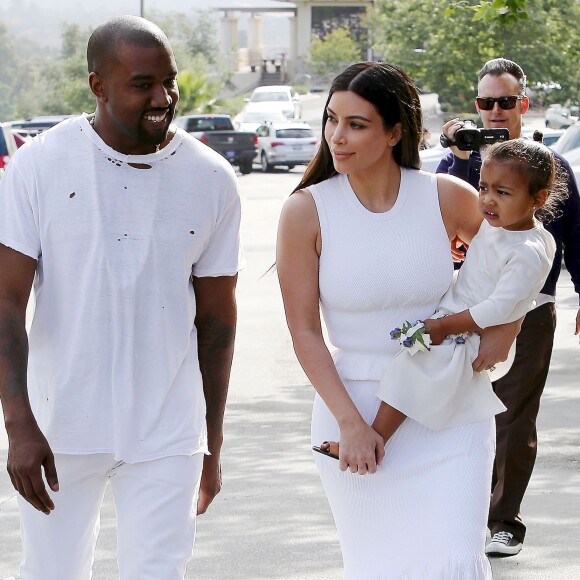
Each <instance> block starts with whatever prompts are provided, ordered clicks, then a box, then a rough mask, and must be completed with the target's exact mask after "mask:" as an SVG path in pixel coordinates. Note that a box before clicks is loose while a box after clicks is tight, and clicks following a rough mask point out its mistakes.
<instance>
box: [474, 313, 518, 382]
mask: <svg viewBox="0 0 580 580" xmlns="http://www.w3.org/2000/svg"><path fill="white" fill-rule="evenodd" d="M523 320H524V319H523V317H522V318H520V319H519V320H516V321H515V322H510V323H508V324H500V325H499V326H490V327H489V328H486V329H484V330H482V331H481V332H480V334H481V341H480V343H479V353H478V355H477V358H476V359H475V360H474V361H473V364H472V367H473V370H474V371H476V372H478V373H479V372H482V371H486V370H489V369H490V368H491V367H492V366H493V365H495V364H496V363H498V362H503V361H505V360H506V359H507V357H508V353H509V350H510V347H511V345H512V344H513V342H514V340H515V339H516V336H517V335H518V334H519V332H520V328H521V327H522V322H523Z"/></svg>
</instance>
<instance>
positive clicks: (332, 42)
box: [307, 28, 361, 82]
mask: <svg viewBox="0 0 580 580" xmlns="http://www.w3.org/2000/svg"><path fill="white" fill-rule="evenodd" d="M360 58H361V51H360V46H359V44H358V43H357V42H356V40H354V39H353V38H352V37H351V35H350V32H349V30H348V28H335V29H334V30H333V31H332V32H329V33H328V34H327V35H326V36H324V38H316V37H314V38H313V39H312V43H311V44H310V57H309V59H308V62H307V64H308V69H309V71H310V72H311V74H312V76H313V77H315V78H316V79H317V80H321V81H323V82H326V81H328V80H330V78H332V77H334V76H336V75H337V74H338V73H339V72H341V71H342V70H343V69H344V68H346V67H347V66H348V65H349V64H352V63H353V62H357V61H359V60H360Z"/></svg>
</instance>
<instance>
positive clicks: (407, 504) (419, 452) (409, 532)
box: [312, 380, 495, 580]
mask: <svg viewBox="0 0 580 580" xmlns="http://www.w3.org/2000/svg"><path fill="white" fill-rule="evenodd" d="M344 383H345V386H346V388H347V390H348V392H349V394H350V396H351V398H352V399H353V401H354V403H355V404H356V406H357V407H358V409H359V411H360V413H361V414H362V416H363V417H364V419H365V420H366V421H367V422H368V423H369V424H370V423H372V421H373V420H374V417H375V415H376V412H377V409H378V407H379V403H380V401H379V399H377V397H376V396H375V393H376V390H377V386H378V382H377V381H351V380H345V381H344ZM339 436H340V435H339V430H338V425H337V423H336V420H335V419H334V417H333V415H332V414H331V413H330V411H329V410H328V409H327V407H326V405H325V404H324V402H323V401H322V399H321V398H320V397H319V396H318V395H317V396H316V398H315V401H314V408H313V413H312V444H313V445H320V443H322V442H323V441H327V440H334V441H338V440H339ZM385 452H386V454H385V458H384V460H383V463H382V464H381V466H380V467H379V470H378V471H377V473H375V474H373V475H364V476H360V475H358V474H352V473H350V472H349V471H346V472H342V471H340V470H339V469H338V461H337V460H336V459H332V458H329V457H324V456H323V455H320V454H318V453H314V454H313V455H314V458H315V462H316V466H317V469H318V472H319V474H320V478H321V480H322V484H323V486H324V490H325V492H326V495H327V497H328V501H329V503H330V508H331V510H332V514H333V516H334V521H335V523H336V527H337V531H338V537H339V541H340V547H341V551H342V557H343V562H344V578H345V579H346V580H487V579H491V578H492V573H491V566H490V564H489V561H488V559H487V557H486V556H485V551H484V550H485V534H486V527H487V514H488V510H489V497H490V489H491V472H492V466H493V458H494V454H495V423H494V420H493V419H488V420H485V421H480V422H478V423H471V424H468V425H459V426H456V427H452V428H450V429H445V430H442V431H432V430H430V429H428V428H426V427H424V426H423V425H421V424H419V423H417V422H416V421H413V420H412V419H406V420H405V421H404V423H403V424H402V425H401V427H399V429H398V430H397V432H396V433H395V435H394V436H393V437H392V438H391V439H390V440H389V442H388V443H387V446H386V449H385Z"/></svg>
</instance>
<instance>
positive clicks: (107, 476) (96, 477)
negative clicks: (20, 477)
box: [19, 453, 203, 580]
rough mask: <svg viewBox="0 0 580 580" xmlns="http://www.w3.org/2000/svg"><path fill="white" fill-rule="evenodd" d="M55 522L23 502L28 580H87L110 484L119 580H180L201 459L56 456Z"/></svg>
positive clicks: (191, 536) (24, 569)
mask: <svg viewBox="0 0 580 580" xmlns="http://www.w3.org/2000/svg"><path fill="white" fill-rule="evenodd" d="M55 461H56V468H57V472H58V479H59V487H60V491H58V492H57V493H53V492H51V491H50V490H49V493H50V495H51V497H52V500H53V501H54V504H55V509H54V510H53V511H52V512H51V514H50V515H48V516H46V515H45V514H43V513H41V512H39V511H37V510H36V509H34V508H33V507H32V506H31V505H30V504H29V503H28V502H26V501H25V500H24V499H22V497H19V507H20V527H21V535H22V544H23V550H24V557H23V560H22V562H21V564H20V574H21V575H22V578H23V580H89V579H90V578H91V575H92V572H91V568H92V564H93V559H94V551H95V544H96V541H97V536H98V533H99V526H100V509H101V504H102V501H103V496H104V494H105V488H106V486H107V483H108V482H110V483H111V489H112V492H113V497H114V501H115V511H116V513H117V560H118V564H119V577H120V579H121V580H183V578H184V576H185V567H186V565H187V562H188V561H189V560H190V558H191V555H192V551H193V542H194V538H195V515H196V504H197V492H198V488H199V482H200V479H201V470H202V466H203V454H202V453H197V454H195V455H192V456H174V457H164V458H162V459H156V460H153V461H146V462H143V463H133V464H129V463H123V462H118V461H114V459H113V456H112V455H110V454H95V455H62V454H59V455H56V456H55Z"/></svg>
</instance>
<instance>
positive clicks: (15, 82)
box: [0, 13, 231, 121]
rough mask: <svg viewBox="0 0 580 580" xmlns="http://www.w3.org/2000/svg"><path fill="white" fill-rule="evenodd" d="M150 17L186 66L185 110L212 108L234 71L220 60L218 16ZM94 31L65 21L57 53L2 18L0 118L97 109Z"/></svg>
mask: <svg viewBox="0 0 580 580" xmlns="http://www.w3.org/2000/svg"><path fill="white" fill-rule="evenodd" d="M149 17H150V18H151V19H152V20H155V19H156V20H157V22H158V23H159V24H160V26H161V28H162V29H164V30H165V31H166V32H167V35H168V37H169V38H170V41H171V43H172V47H173V49H174V52H175V56H176V60H177V64H178V67H179V69H180V70H182V71H183V72H182V73H181V74H180V78H179V79H178V82H179V85H180V90H181V94H182V103H181V104H180V111H185V112H189V111H190V110H194V109H199V110H202V111H204V112H206V111H208V109H211V108H212V107H213V106H215V100H216V97H217V94H218V92H219V90H220V89H221V88H222V87H223V86H224V85H225V84H226V83H227V82H228V81H229V78H230V75H231V71H228V70H227V69H226V67H225V66H224V65H223V63H222V62H221V61H220V60H219V59H218V55H219V54H220V52H219V47H218V44H217V40H216V33H215V29H214V28H215V26H214V21H213V20H212V19H211V18H210V16H209V14H208V13H199V14H197V15H193V16H187V15H185V14H170V15H168V16H164V17H157V18H155V16H149ZM91 32H92V30H91V29H89V28H86V29H84V28H81V27H79V26H78V25H76V24H64V25H63V27H62V32H61V38H62V48H61V50H60V53H55V51H52V50H48V49H44V48H41V49H39V48H38V47H36V46H35V45H34V44H31V43H30V42H28V41H27V42H18V39H17V38H15V37H13V36H11V35H10V34H9V33H8V32H7V30H6V28H5V26H4V25H3V24H2V23H0V54H1V55H2V58H0V120H2V121H4V120H13V119H16V118H21V117H24V118H25V117H30V116H34V115H52V114H74V113H81V112H83V111H87V112H90V111H92V110H94V108H95V98H94V95H93V94H92V93H91V90H90V89H89V86H88V79H87V77H88V73H87V64H86V47H87V40H88V38H89V36H90V33H91Z"/></svg>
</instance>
